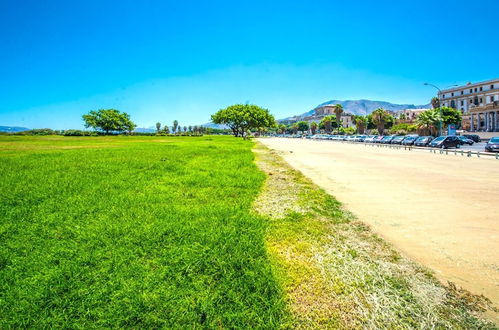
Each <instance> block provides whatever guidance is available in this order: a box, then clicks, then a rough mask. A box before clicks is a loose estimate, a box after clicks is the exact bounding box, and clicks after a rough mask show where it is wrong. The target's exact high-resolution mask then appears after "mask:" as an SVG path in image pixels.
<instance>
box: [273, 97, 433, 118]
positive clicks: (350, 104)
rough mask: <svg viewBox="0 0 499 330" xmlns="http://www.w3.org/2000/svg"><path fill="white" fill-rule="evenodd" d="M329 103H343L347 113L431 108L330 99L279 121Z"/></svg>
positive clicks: (306, 113)
mask: <svg viewBox="0 0 499 330" xmlns="http://www.w3.org/2000/svg"><path fill="white" fill-rule="evenodd" d="M329 104H341V105H342V106H343V110H344V112H346V113H351V114H353V115H363V116H365V115H368V114H370V113H371V112H373V111H374V110H376V109H378V108H383V109H385V110H389V111H399V110H405V109H427V108H430V107H431V105H430V104H425V105H414V104H397V103H391V102H387V101H373V100H367V99H360V100H345V101H341V100H330V101H326V102H323V103H321V104H319V105H318V106H316V107H315V108H313V109H312V110H309V111H307V112H305V113H302V114H300V115H295V116H290V117H286V118H283V119H279V121H282V120H290V119H294V118H295V117H296V118H297V119H298V120H299V119H300V118H304V117H307V116H311V115H312V114H313V113H314V112H315V109H317V108H318V107H321V106H324V105H329Z"/></svg>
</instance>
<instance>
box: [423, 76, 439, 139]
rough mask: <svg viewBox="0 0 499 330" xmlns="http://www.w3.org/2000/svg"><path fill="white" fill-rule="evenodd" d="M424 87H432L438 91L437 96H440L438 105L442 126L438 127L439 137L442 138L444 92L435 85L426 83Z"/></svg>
mask: <svg viewBox="0 0 499 330" xmlns="http://www.w3.org/2000/svg"><path fill="white" fill-rule="evenodd" d="M424 85H425V86H432V87H435V88H436V89H438V94H437V95H438V105H439V107H438V109H439V110H440V124H439V127H438V135H439V136H442V105H441V104H440V94H442V90H441V89H440V88H438V87H437V86H435V85H433V84H429V83H424Z"/></svg>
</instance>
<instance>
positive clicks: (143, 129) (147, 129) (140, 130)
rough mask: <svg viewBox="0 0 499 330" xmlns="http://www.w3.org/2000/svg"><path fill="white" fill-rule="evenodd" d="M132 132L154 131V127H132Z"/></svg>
mask: <svg viewBox="0 0 499 330" xmlns="http://www.w3.org/2000/svg"><path fill="white" fill-rule="evenodd" d="M134 132H137V133H156V128H152V127H149V128H144V127H137V128H136V129H134Z"/></svg>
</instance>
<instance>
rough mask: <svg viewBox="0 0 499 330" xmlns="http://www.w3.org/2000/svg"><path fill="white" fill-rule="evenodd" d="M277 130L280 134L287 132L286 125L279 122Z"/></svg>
mask: <svg viewBox="0 0 499 330" xmlns="http://www.w3.org/2000/svg"><path fill="white" fill-rule="evenodd" d="M277 132H279V133H280V134H284V133H285V132H286V125H284V124H279V126H277Z"/></svg>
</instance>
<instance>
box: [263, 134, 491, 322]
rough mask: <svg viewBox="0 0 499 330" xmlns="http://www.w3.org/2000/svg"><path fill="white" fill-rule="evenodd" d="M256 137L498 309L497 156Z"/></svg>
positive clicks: (403, 247) (407, 250) (443, 275)
mask: <svg viewBox="0 0 499 330" xmlns="http://www.w3.org/2000/svg"><path fill="white" fill-rule="evenodd" d="M259 140H260V141H261V142H262V143H263V144H265V145H267V146H268V147H269V148H271V149H275V150H277V151H280V153H281V154H282V156H283V157H284V159H285V160H286V161H287V162H288V163H289V164H290V165H291V166H293V167H294V168H296V169H298V170H299V171H301V172H302V173H303V174H305V175H306V176H308V177H309V178H311V179H312V180H313V181H314V182H315V183H316V184H317V185H319V186H321V187H322V188H323V189H325V190H326V191H327V192H328V193H330V194H332V195H333V196H334V197H336V198H337V199H338V200H339V201H340V202H342V203H343V204H344V206H345V208H346V209H348V210H349V211H351V212H353V213H354V214H355V215H356V216H357V217H358V218H359V219H360V220H361V221H363V222H365V223H367V224H369V225H370V226H371V228H372V229H373V230H374V231H375V232H377V233H378V234H379V235H380V236H382V237H384V238H385V239H386V240H388V241H389V242H391V243H392V244H393V245H394V246H395V247H396V248H398V249H399V250H400V251H401V252H402V253H403V254H405V255H407V256H409V257H410V258H412V259H413V260H416V261H417V262H419V263H421V264H423V265H425V266H427V267H429V268H430V269H433V270H434V271H435V273H436V275H437V277H439V278H440V279H441V280H442V281H446V280H449V281H452V282H455V283H456V284H458V285H459V286H462V287H463V288H465V289H467V290H469V291H471V292H473V293H476V294H484V295H485V296H486V297H488V298H490V299H491V300H492V301H493V302H494V304H495V306H496V307H497V306H499V160H496V159H495V158H493V157H481V158H477V157H469V158H468V157H463V156H460V155H453V154H452V153H450V154H449V155H445V154H439V153H437V154H434V153H430V152H428V151H421V152H415V151H408V150H403V149H402V150H398V149H390V148H377V147H371V146H366V145H364V144H350V143H340V142H334V141H314V140H305V139H285V138H261V139H259ZM494 318H497V315H496V316H495V317H494Z"/></svg>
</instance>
